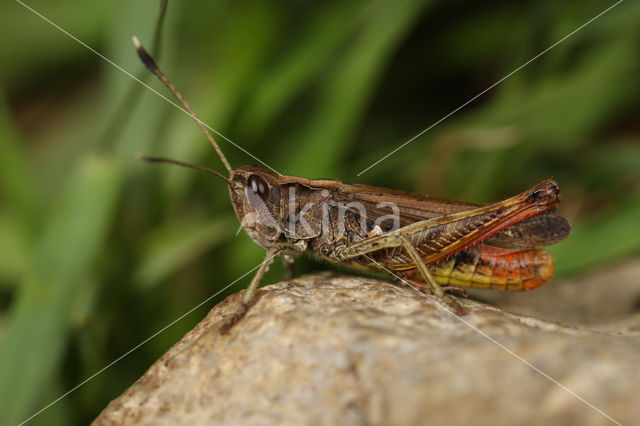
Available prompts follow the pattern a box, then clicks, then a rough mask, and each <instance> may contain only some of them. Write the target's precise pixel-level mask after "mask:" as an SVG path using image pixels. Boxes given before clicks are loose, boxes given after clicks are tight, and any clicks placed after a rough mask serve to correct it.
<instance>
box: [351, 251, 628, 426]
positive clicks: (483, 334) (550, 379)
mask: <svg viewBox="0 0 640 426" xmlns="http://www.w3.org/2000/svg"><path fill="white" fill-rule="evenodd" d="M363 256H364V257H366V258H367V259H369V260H370V261H371V262H373V263H375V264H376V265H378V267H380V268H382V269H384V270H385V271H387V272H388V273H389V274H391V275H393V276H394V277H396V278H398V279H399V280H400V281H402V282H403V283H405V284H406V285H408V286H409V287H411V288H412V289H414V290H415V291H416V292H418V294H420V295H421V296H423V297H424V298H425V299H426V298H427V296H426V295H425V294H424V293H422V292H421V291H420V290H418V289H417V288H416V287H414V286H413V285H411V284H410V283H409V282H407V280H405V279H404V278H401V277H399V276H398V275H396V274H395V273H393V272H391V271H390V270H389V269H387V268H386V267H385V266H383V265H381V264H380V263H378V262H376V261H375V260H374V259H372V258H371V257H369V256H368V255H366V254H363ZM430 300H433V301H434V302H435V303H436V304H437V305H438V306H440V307H441V308H442V309H443V310H445V311H447V312H448V313H449V314H451V315H453V316H454V317H456V318H457V319H458V320H460V321H462V322H463V323H464V324H466V325H468V326H469V327H471V329H472V330H474V331H476V332H478V333H479V334H480V335H481V336H483V337H486V338H487V339H488V340H490V341H491V342H493V343H494V344H495V345H496V346H498V347H499V348H500V349H502V350H504V351H505V352H507V353H509V354H510V355H512V356H513V357H514V358H516V359H518V360H520V361H521V362H522V363H524V364H525V365H527V366H528V367H530V368H532V369H533V370H534V371H536V372H537V373H539V374H540V375H542V376H543V377H544V378H546V379H547V380H549V381H550V382H552V383H554V384H555V385H557V386H559V387H560V388H561V389H563V390H564V391H566V392H568V393H569V394H571V395H573V396H574V397H576V398H577V399H579V400H580V401H582V402H583V403H585V404H586V405H588V406H589V407H591V408H592V409H594V410H595V411H597V412H598V413H600V414H602V415H603V416H604V417H606V418H608V419H609V420H611V421H612V422H613V423H615V424H617V425H619V426H622V423H620V422H619V421H617V420H616V419H614V418H613V417H611V416H610V415H608V414H607V413H605V412H604V411H602V410H601V409H599V408H598V407H596V406H595V405H593V404H592V403H591V402H589V401H587V400H586V399H584V398H583V397H581V396H580V395H578V394H577V393H575V392H574V391H572V390H571V389H569V388H568V387H567V386H565V385H563V384H562V383H560V382H559V381H557V380H556V379H554V378H553V377H551V376H550V375H548V374H547V373H545V372H544V371H542V370H541V369H539V368H538V367H536V366H535V365H533V364H532V363H530V362H529V361H527V360H526V359H524V358H522V357H521V356H520V355H518V354H517V353H515V352H513V351H512V350H511V349H509V348H507V347H506V346H505V345H503V344H502V343H500V342H498V341H497V340H496V339H494V338H493V337H491V336H489V335H488V334H487V333H485V332H484V331H482V330H480V329H479V328H478V327H476V326H475V325H473V324H471V323H470V322H468V321H467V320H465V319H464V318H462V317H461V316H459V315H457V314H456V313H455V312H453V311H452V310H451V309H449V307H448V306H447V305H445V304H443V303H441V302H440V300H438V299H437V298H434V299H430Z"/></svg>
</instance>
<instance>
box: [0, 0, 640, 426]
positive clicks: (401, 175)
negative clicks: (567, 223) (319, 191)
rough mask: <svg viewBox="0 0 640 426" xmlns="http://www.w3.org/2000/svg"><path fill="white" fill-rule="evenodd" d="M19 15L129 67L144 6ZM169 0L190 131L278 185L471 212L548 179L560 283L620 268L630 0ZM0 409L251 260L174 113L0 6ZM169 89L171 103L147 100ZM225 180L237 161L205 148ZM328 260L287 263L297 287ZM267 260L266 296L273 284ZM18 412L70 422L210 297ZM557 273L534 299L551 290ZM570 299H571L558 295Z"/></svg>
mask: <svg viewBox="0 0 640 426" xmlns="http://www.w3.org/2000/svg"><path fill="white" fill-rule="evenodd" d="M27 4H28V5H29V6H31V7H33V8H34V9H36V10H37V11H38V12H40V13H41V14H42V15H44V16H46V17H47V18H48V19H50V20H51V21H53V22H55V23H56V24H57V25H59V26H60V27H61V28H63V29H64V30H66V31H68V32H69V33H70V34H72V35H73V36H75V37H77V38H78V39H79V40H81V41H83V42H85V43H87V44H88V45H89V46H91V47H93V48H95V49H96V50H97V51H99V52H100V53H102V54H104V55H105V56H106V57H107V58H109V59H110V60H112V61H113V62H114V63H116V64H118V65H119V66H121V67H122V68H124V69H125V70H127V71H129V72H131V73H132V74H134V75H137V76H140V77H142V78H144V79H146V80H147V81H149V82H150V83H151V84H152V85H153V86H154V87H156V88H157V89H158V90H159V91H160V92H161V93H163V94H167V92H166V90H164V88H163V87H161V86H160V85H158V84H157V82H156V81H154V80H152V79H151V78H149V77H148V76H147V75H146V73H145V72H143V69H142V66H141V65H140V64H139V62H138V60H137V57H136V55H135V51H134V49H133V47H132V44H131V36H132V35H134V34H135V35H138V36H139V37H140V39H141V40H142V42H143V43H144V44H145V45H147V47H151V45H152V44H153V34H154V25H155V23H156V18H157V16H158V13H159V10H160V2H159V1H158V0H144V1H143V0H138V1H134V2H132V1H123V0H118V1H113V0H110V1H107V0H94V1H92V2H84V1H73V2H56V3H53V2H47V1H44V0H30V1H28V2H27ZM611 4H613V2H603V1H571V2H557V1H552V0H541V1H521V2H509V1H482V2H480V1H445V0H421V1H418V0H400V1H398V2H395V3H393V4H392V3H390V2H386V1H378V0H370V1H364V0H362V1H360V0H359V1H326V2H301V1H281V2H267V1H252V2H232V1H190V2H172V3H170V4H169V7H168V11H167V15H166V18H167V19H166V22H165V27H164V31H163V37H162V46H161V49H160V55H159V63H160V64H161V66H162V67H163V68H164V71H165V72H166V73H167V74H168V75H169V76H170V78H171V79H172V80H173V81H174V83H175V84H176V85H177V86H178V87H179V88H180V90H181V91H182V92H183V94H184V95H185V96H186V98H187V99H189V101H190V102H191V104H192V106H193V107H194V108H195V110H196V111H197V112H198V113H199V114H200V116H201V117H202V118H203V120H204V121H205V122H206V123H208V124H209V125H211V126H212V127H213V128H215V129H216V130H218V131H220V132H221V133H222V134H224V135H226V136H227V137H229V138H230V139H232V140H233V141H235V142H236V143H238V144H239V145H241V146H242V147H244V148H245V149H247V150H248V151H249V152H251V153H253V154H255V155H256V156H257V157H258V158H260V159H262V160H263V161H265V162H266V163H267V164H269V165H270V166H272V167H273V168H275V169H276V170H278V171H279V172H281V173H285V174H294V175H301V176H308V177H334V178H338V179H341V180H344V181H349V182H359V183H368V184H374V185H383V186H387V187H391V188H399V189H405V190H412V191H418V192H422V193H427V194H429V195H433V196H440V197H446V198H452V199H459V200H465V201H473V202H489V201H496V200H499V199H502V198H505V197H507V196H510V195H513V194H515V193H517V192H519V191H521V190H523V189H524V188H526V187H528V186H529V185H531V184H533V183H535V182H536V181H538V180H540V179H543V178H546V177H555V178H556V179H558V180H559V181H560V183H561V187H562V190H563V202H562V207H561V208H562V210H561V212H562V213H563V214H564V215H566V216H567V217H569V218H570V219H571V220H572V221H573V223H574V233H573V234H572V236H571V237H570V238H569V239H568V240H566V241H565V242H562V243H561V244H558V245H556V246H554V247H552V248H551V249H550V251H551V253H552V254H553V255H554V257H555V258H556V262H557V276H558V277H559V278H563V277H567V276H576V275H579V274H588V273H589V272H590V271H593V270H594V269H595V268H606V267H610V265H613V264H615V263H618V262H621V261H623V260H624V259H628V258H631V257H633V256H637V255H638V253H640V143H639V142H640V126H639V123H640V121H639V119H638V118H639V117H640V103H639V102H638V99H640V96H639V95H640V78H638V76H639V73H638V71H639V65H640V25H638V22H640V3H638V2H631V1H628V2H623V3H621V4H620V5H618V6H617V7H615V8H614V9H612V10H611V11H610V12H609V13H607V14H605V15H604V16H603V17H601V18H600V19H598V20H596V21H595V22H593V23H592V24H590V25H589V26H587V27H586V28H584V29H583V30H581V31H579V32H578V33H576V34H575V35H574V36H572V37H570V38H568V39H567V40H566V41H564V42H563V43H561V44H560V45H558V46H557V47H556V48H554V49H553V50H551V51H549V52H548V53H546V54H545V55H543V56H542V57H540V58H539V59H538V60H536V61H534V62H532V63H531V64H529V65H528V66H526V67H524V68H523V69H522V70H520V71H519V72H517V73H515V74H514V75H513V76H511V77H510V78H509V79H507V80H506V81H504V82H503V83H502V84H500V85H499V86H498V87H496V88H495V89H493V90H491V91H489V92H488V93H486V94H485V95H483V96H482V97H480V98H479V99H477V100H476V101H474V102H472V103H471V104H469V105H468V106H467V107H465V108H464V109H462V110H461V111H459V112H458V113H457V114H455V115H453V116H452V117H450V118H448V119H447V120H445V121H444V122H443V123H441V124H439V125H438V126H436V127H435V128H433V129H432V130H430V131H428V132H426V133H425V134H424V135H422V136H421V137H419V138H417V139H416V140H415V141H413V142H412V143H411V144H409V145H408V146H407V147H405V148H404V149H402V150H400V151H398V152H397V153H395V154H394V155H392V156H391V157H389V158H388V159H387V160H386V161H384V162H382V163H380V164H378V165H376V166H375V167H373V168H372V169H370V170H368V171H367V172H366V173H364V174H362V175H361V176H357V174H358V173H359V172H360V171H362V170H363V169H365V168H366V167H368V166H369V165H370V164H372V163H373V162H375V161H377V160H378V159H379V158H381V157H382V156H383V155H385V154H387V153H389V152H390V151H391V150H393V149H394V148H396V147H397V146H399V145H400V144H401V143H403V142H405V141H406V140H408V139H410V138H412V137H413V136H415V135H416V134H418V133H419V132H420V131H422V130H423V129H425V128H427V127H428V126H430V125H431V124H432V123H434V122H436V121H437V120H439V119H440V118H442V117H443V116H445V115H446V114H448V113H449V112H451V111H453V110H454V109H455V108H457V107H459V106H460V105H462V104H463V103H465V102H466V101H468V100H469V99H471V98H472V97H474V96H475V95H477V94H478V93H480V92H481V91H483V90H484V89H486V88H487V87H489V86H491V85H492V84H494V83H495V82H496V81H498V80H499V79H501V78H502V77H503V76H505V75H507V74H508V73H510V72H511V71H513V70H514V69H516V68H517V67H519V66H520V65H522V64H523V63H525V62H527V61H528V60H529V59H531V58H532V57H534V56H535V55H537V54H538V53H540V52H541V51H543V50H544V49H546V48H547V47H549V46H551V45H552V44H553V43H555V42H556V41H558V40H560V39H561V38H562V37H564V36H565V35H567V34H569V33H570V32H571V31H573V30H575V29H576V28H578V27H580V26H581V25H583V24H584V23H585V22H586V21H588V20H589V19H591V18H593V17H594V16H595V15H597V14H598V13H600V12H601V11H603V10H604V9H605V8H607V7H608V6H610V5H611ZM0 9H1V11H0V31H1V35H2V36H1V37H0V61H1V63H0V65H1V66H0V73H1V76H2V80H1V81H2V85H1V86H0V90H1V94H2V97H1V102H0V197H1V198H0V200H1V206H0V248H1V250H2V254H1V255H0V339H1V343H0V378H1V379H0V413H3V414H2V416H3V423H4V424H15V423H18V422H20V421H21V420H24V419H26V418H27V417H29V416H30V415H31V414H33V413H35V412H36V411H37V410H39V409H40V408H42V407H44V406H45V405H46V404H48V403H49V402H51V401H54V400H55V399H56V398H57V397H59V396H60V395H62V394H63V393H65V392H66V391H67V390H69V389H72V388H73V387H74V386H75V385H77V384H79V383H81V382H82V381H83V380H85V379H87V378H88V377H90V376H92V375H93V374H94V373H96V372H98V371H100V369H102V368H103V367H104V366H106V365H108V364H109V363H110V362H112V361H114V360H116V359H117V358H118V357H119V356H121V355H122V354H124V353H126V352H127V351H129V350H130V349H132V348H134V347H135V346H136V345H138V344H139V343H140V342H142V341H143V340H144V339H146V338H148V337H150V336H152V335H153V334H154V333H156V332H157V331H158V330H160V329H162V328H163V327H165V326H166V325H168V324H170V323H171V322H172V321H174V320H175V319H176V318H178V317H180V316H181V315H182V314H183V313H185V312H187V311H188V310H189V309H191V308H192V307H194V306H196V305H197V304H198V303H200V302H202V301H203V300H205V299H206V298H207V297H210V296H211V295H213V294H215V293H216V292H217V291H219V290H220V289H222V288H223V287H224V286H226V285H227V284H229V283H231V282H232V281H233V280H235V279H237V278H238V277H240V276H241V275H242V274H244V273H245V272H246V271H248V270H249V269H250V268H252V267H254V266H256V265H257V264H258V263H259V262H260V261H261V259H262V257H261V256H262V253H263V251H262V250H261V249H260V248H259V247H257V246H255V245H254V244H253V243H252V242H251V241H250V239H249V238H248V237H247V236H246V235H245V234H244V233H241V234H239V235H238V236H236V235H235V233H236V230H237V226H238V222H237V220H236V218H235V216H234V214H233V210H232V208H231V206H230V204H229V202H228V199H227V191H226V188H225V187H224V185H223V184H222V183H221V182H220V181H218V180H217V179H215V178H212V177H210V176H207V175H203V174H200V173H198V172H195V171H191V170H186V169H185V170H183V169H179V168H175V167H171V166H166V167H163V166H155V165H150V164H146V163H142V162H140V161H138V160H137V159H136V154H137V153H144V154H148V155H156V156H167V157H171V158H175V159H179V160H182V161H187V162H193V163H196V164H200V165H205V166H209V167H212V168H215V169H218V170H223V168H222V166H221V164H220V162H219V161H218V160H217V158H216V157H215V153H214V151H213V150H212V149H211V147H210V146H209V144H208V143H207V142H206V140H205V139H204V137H203V136H202V134H201V133H200V131H199V129H198V128H197V127H196V125H195V124H194V123H193V122H192V121H191V119H190V118H189V117H188V116H186V115H185V114H183V113H182V112H180V111H179V110H177V109H176V108H174V107H173V106H171V105H170V104H168V103H167V102H165V101H164V100H163V99H161V98H160V97H158V96H157V95H155V94H153V93H150V92H148V91H147V90H146V89H141V90H139V89H136V87H139V85H138V83H136V82H134V81H133V80H132V79H131V78H130V77H128V76H126V75H125V74H123V73H122V72H120V71H119V70H117V69H116V68H115V67H114V66H113V65H112V64H109V63H107V62H106V61H105V60H103V59H101V58H99V57H98V56H97V55H96V54H95V53H92V52H91V51H89V50H88V49H87V48H85V47H83V46H82V45H80V44H79V43H78V42H76V41H74V40H73V39H71V38H70V37H68V36H67V35H65V34H63V33H62V32H61V31H59V30H58V29H56V28H54V27H53V26H52V25H50V24H49V23H47V22H45V20H43V19H42V18H41V17H38V16H37V15H36V14H34V13H33V12H31V11H29V10H28V9H27V8H25V7H24V6H22V5H21V4H20V3H18V2H6V3H3V5H2V6H0ZM167 95H168V94H167ZM218 139H219V141H220V143H221V145H222V148H223V149H224V150H225V152H226V153H227V155H228V157H229V159H230V161H231V163H232V164H233V165H235V166H239V165H243V164H251V163H255V161H254V160H253V159H251V158H250V157H248V156H247V155H246V154H244V153H242V152H241V151H239V150H238V149H236V148H234V147H233V146H232V145H231V144H229V143H228V142H226V141H225V140H224V139H223V138H218ZM313 268H315V269H318V268H326V266H322V265H320V266H318V265H314V264H312V263H311V262H308V261H305V260H303V261H301V262H300V263H298V264H297V265H296V273H298V274H300V273H302V272H304V271H306V270H310V269H313ZM281 273H282V270H281V267H280V265H279V264H278V265H275V266H274V267H273V268H272V271H271V272H270V273H269V275H268V276H267V278H266V280H265V283H269V282H274V281H277V280H278V279H279V278H280V277H281ZM249 280H250V276H247V277H246V278H244V279H242V280H240V281H239V282H238V283H237V284H236V285H234V286H232V287H231V288H229V289H228V290H226V291H224V292H223V293H222V294H220V295H219V296H217V297H215V298H214V299H212V300H210V301H209V302H208V303H205V304H204V305H203V306H201V307H200V308H198V309H196V310H195V311H194V312H192V313H191V314H189V315H187V316H186V317H184V318H183V319H181V320H180V321H179V322H177V323H176V324H175V325H172V326H171V327H170V328H168V329H167V330H165V331H163V332H162V333H160V334H159V335H158V336H157V337H155V338H153V339H152V340H150V341H149V342H148V343H146V344H144V345H143V346H141V347H140V348H139V349H137V350H136V351H134V352H132V353H131V354H130V355H128V356H126V357H125V358H123V359H122V360H121V361H119V362H118V363H117V364H115V365H114V366H113V367H111V368H109V369H107V370H106V371H105V372H104V373H102V374H99V375H97V376H96V377H95V378H93V379H92V380H90V381H89V382H87V383H86V384H85V385H83V386H82V387H80V388H79V389H78V390H77V391H75V392H73V393H71V394H70V395H69V396H68V397H65V398H63V399H62V400H60V401H59V402H58V403H56V404H55V405H53V406H51V407H50V408H48V409H47V410H46V411H45V412H43V413H42V414H40V415H39V416H38V417H36V418H34V419H33V420H32V421H31V423H33V424H47V425H50V424H76V423H77V424H83V423H86V422H88V421H90V420H91V419H92V418H94V417H95V416H96V415H97V414H98V413H99V411H100V410H101V409H102V408H104V407H105V406H106V404H107V403H108V401H110V400H111V399H113V398H115V397H116V396H118V395H119V394H120V393H121V392H122V391H123V390H125V389H126V388H127V387H128V386H129V385H130V384H132V383H133V382H134V381H135V380H136V379H137V378H138V377H139V376H140V375H141V374H142V373H144V371H145V370H146V369H147V368H148V366H149V365H150V364H151V363H152V362H153V361H154V360H156V359H157V358H158V357H159V356H160V355H161V354H162V353H164V352H165V351H166V350H167V349H168V348H169V347H170V346H171V345H172V344H173V343H175V342H176V341H177V340H178V339H179V338H180V337H181V336H182V335H183V334H184V333H185V332H186V331H188V330H189V329H190V328H192V327H193V326H194V325H195V324H196V323H197V322H198V321H199V320H200V319H201V318H202V317H203V316H204V315H205V314H206V312H207V311H208V310H209V309H210V308H211V307H213V306H214V305H215V303H216V302H218V301H220V300H221V299H222V298H223V297H224V296H226V295H228V294H230V293H232V292H236V291H238V290H239V289H241V288H242V287H243V286H245V285H246V284H247V283H248V281H249ZM558 281H561V280H560V279H556V280H554V281H552V282H551V283H550V284H548V285H551V286H553V285H556V283H557V282H558ZM576 291H579V289H578V288H577V289H576Z"/></svg>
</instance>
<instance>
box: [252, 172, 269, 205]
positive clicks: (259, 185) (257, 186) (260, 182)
mask: <svg viewBox="0 0 640 426" xmlns="http://www.w3.org/2000/svg"><path fill="white" fill-rule="evenodd" d="M247 188H249V191H251V193H252V194H255V195H257V196H258V197H260V198H261V199H262V201H265V202H266V201H267V199H268V198H269V185H267V182H265V181H264V179H262V178H261V177H260V176H258V175H251V176H249V179H248V180H247Z"/></svg>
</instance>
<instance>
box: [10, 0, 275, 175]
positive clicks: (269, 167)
mask: <svg viewBox="0 0 640 426" xmlns="http://www.w3.org/2000/svg"><path fill="white" fill-rule="evenodd" d="M16 2H18V3H20V4H21V5H22V6H24V7H25V8H26V9H28V10H30V11H31V12H33V13H34V14H36V15H37V16H39V17H40V18H42V19H43V20H44V21H46V22H47V23H49V24H51V25H52V26H53V27H55V28H56V29H58V30H59V31H61V32H62V33H64V34H65V35H67V36H68V37H69V38H71V39H73V40H74V41H76V42H77V43H78V44H80V45H82V46H84V47H86V48H87V49H89V50H90V51H91V52H93V53H95V54H96V55H98V56H99V57H100V58H102V59H103V60H105V61H106V62H108V63H109V64H111V65H113V66H114V67H115V68H117V69H118V71H120V72H122V73H123V74H125V75H127V76H129V77H130V78H131V79H133V80H135V81H137V82H138V83H140V84H141V85H143V86H144V87H145V88H146V89H147V90H149V91H151V92H153V93H155V94H156V95H158V96H160V97H161V98H162V99H164V100H165V101H167V102H168V103H170V104H171V105H173V106H174V107H176V108H178V109H179V110H180V111H182V112H184V113H185V114H187V115H188V116H189V117H191V118H193V119H194V120H196V121H197V122H199V123H201V124H202V125H203V126H205V127H206V128H207V129H209V130H211V131H212V132H213V133H215V134H216V135H218V136H220V137H221V138H223V139H224V140H226V141H227V142H229V143H230V144H231V145H233V146H235V147H236V148H238V149H239V150H240V151H242V152H244V153H245V154H247V155H248V156H249V157H251V158H253V159H254V160H256V161H258V162H259V163H260V164H262V165H263V166H265V167H266V168H268V169H270V170H272V171H273V172H275V173H277V174H281V173H280V172H278V171H277V170H275V169H274V168H273V167H271V166H269V165H268V164H267V163H265V162H264V161H262V160H261V159H259V158H258V157H256V156H255V155H253V154H251V153H250V152H249V151H247V150H246V149H244V148H243V147H241V146H240V145H238V144H237V143H235V142H234V141H232V140H231V139H229V138H228V137H226V136H225V135H223V134H222V133H220V132H218V131H217V130H216V129H214V128H212V127H211V126H209V125H208V124H207V123H205V122H203V121H202V120H199V119H198V117H194V116H193V115H191V114H190V113H189V111H187V110H186V109H184V108H182V106H180V105H178V104H177V103H175V102H174V101H172V100H171V99H169V98H167V97H166V96H164V95H163V94H162V93H160V92H158V91H157V90H156V89H154V88H153V87H151V86H149V85H148V84H147V83H145V82H144V81H142V80H140V79H139V78H137V77H136V76H134V75H133V74H131V73H130V72H129V71H127V70H125V69H124V68H122V67H121V66H120V65H118V64H116V63H115V62H113V61H112V60H111V59H109V58H107V57H106V56H104V55H103V54H102V53H100V52H98V51H97V50H95V49H94V48H93V47H91V46H89V45H88V44H87V43H85V42H83V41H82V40H80V39H79V38H77V37H76V36H74V35H73V34H71V33H69V32H68V31H67V30H65V29H64V28H62V27H61V26H59V25H58V24H56V23H54V22H53V21H51V20H50V19H49V18H47V17H46V16H44V15H42V14H41V13H40V12H38V11H37V10H35V9H33V8H32V7H30V6H28V5H26V4H24V3H23V2H22V1H21V0H16Z"/></svg>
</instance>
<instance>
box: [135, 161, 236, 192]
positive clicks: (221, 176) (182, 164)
mask: <svg viewBox="0 0 640 426" xmlns="http://www.w3.org/2000/svg"><path fill="white" fill-rule="evenodd" d="M140 159H141V160H144V161H148V162H150V163H168V164H175V165H176V166H182V167H188V168H190V169H195V170H200V171H201V172H205V173H209V174H210V175H214V176H217V177H219V178H220V179H222V180H224V181H225V182H227V184H228V185H232V186H233V181H231V180H230V179H228V178H226V177H225V176H224V175H222V173H220V172H216V171H215V170H212V169H210V168H208V167H202V166H196V165H195V164H189V163H183V162H182V161H178V160H172V159H170V158H162V157H147V156H144V155H141V156H140Z"/></svg>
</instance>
